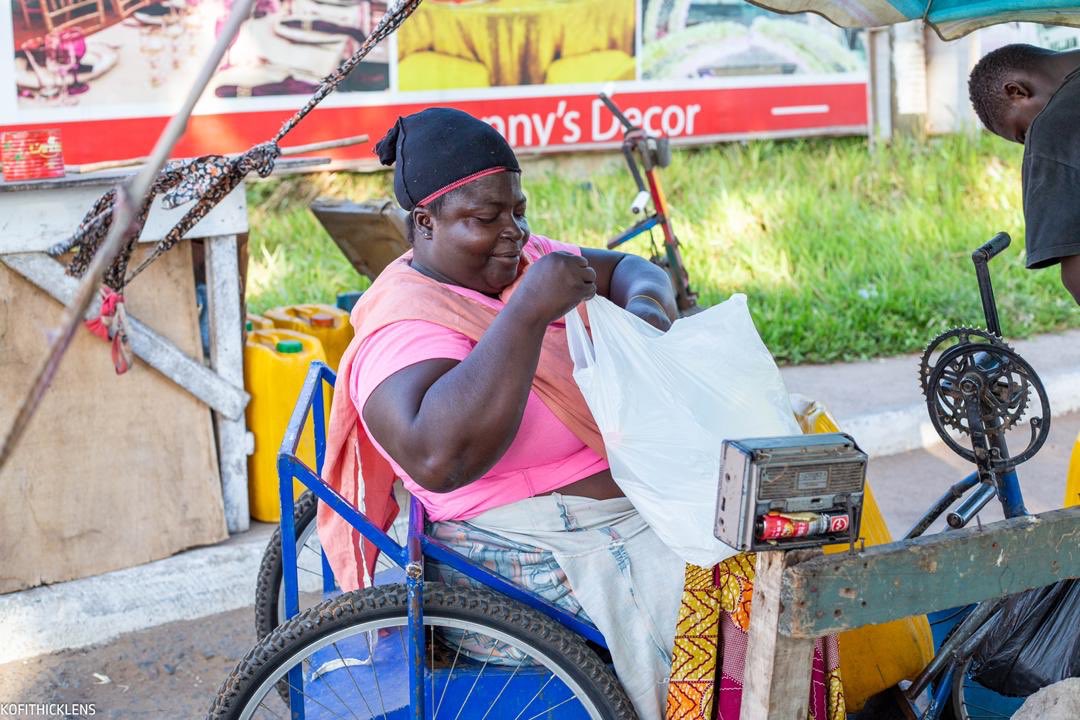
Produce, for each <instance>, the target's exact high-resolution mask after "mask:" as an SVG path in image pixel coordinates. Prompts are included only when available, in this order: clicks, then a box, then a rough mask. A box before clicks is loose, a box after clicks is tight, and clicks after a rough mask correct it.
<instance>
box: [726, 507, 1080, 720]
mask: <svg viewBox="0 0 1080 720" xmlns="http://www.w3.org/2000/svg"><path fill="white" fill-rule="evenodd" d="M797 553H798V551H795V552H793V553H784V552H765V553H759V554H758V560H757V577H756V579H755V582H754V599H753V607H754V612H753V615H752V617H751V621H750V623H751V624H750V644H749V646H748V648H747V655H746V686H745V687H744V689H743V696H742V716H743V717H745V718H769V719H770V720H802V718H805V717H806V713H807V698H808V697H809V691H810V668H811V664H812V661H813V648H814V639H815V638H818V637H822V636H824V635H829V634H834V633H840V632H843V631H845V630H850V629H852V628H857V627H863V626H866V625H872V624H876V623H883V622H888V621H890V620H895V619H896V618H901V617H908V616H911V615H921V614H924V613H927V612H932V611H935V610H943V609H946V608H952V607H960V606H963V605H967V604H969V603H976V602H980V601H982V600H989V599H991V598H1000V597H1004V596H1006V595H1011V594H1013V593H1018V592H1022V591H1024V590H1030V589H1031V588H1036V587H1042V586H1045V585H1050V584H1053V583H1055V582H1057V581H1058V580H1064V579H1067V578H1074V577H1080V508H1076V507H1072V508H1067V509H1064V510H1053V511H1051V512H1047V513H1043V514H1041V515H1034V516H1031V517H1018V518H1013V519H1011V520H1002V521H1000V522H996V523H991V524H988V525H983V526H980V527H968V528H965V529H963V530H955V531H950V532H945V533H938V534H935V535H926V536H923V537H920V538H916V539H914V540H902V541H900V542H895V543H890V544H888V545H879V546H877V547H874V548H870V549H868V550H865V551H862V552H855V553H843V554H837V555H826V556H819V557H815V558H812V559H804V560H803V561H801V562H800V561H799V560H800V556H799V555H798V554H797ZM888 651H889V649H888V648H882V652H888Z"/></svg>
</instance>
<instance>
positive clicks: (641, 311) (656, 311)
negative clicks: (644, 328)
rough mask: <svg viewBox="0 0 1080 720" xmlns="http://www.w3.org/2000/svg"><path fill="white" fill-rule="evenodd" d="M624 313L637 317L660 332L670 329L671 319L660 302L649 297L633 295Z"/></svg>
mask: <svg viewBox="0 0 1080 720" xmlns="http://www.w3.org/2000/svg"><path fill="white" fill-rule="evenodd" d="M626 311H627V312H628V313H632V314H634V315H637V316H638V317H639V318H641V319H642V320H644V321H645V322H647V323H649V324H650V325H652V326H653V327H654V328H656V329H657V330H659V331H661V332H667V331H668V330H670V329H671V318H669V317H668V314H667V311H666V310H665V309H664V308H663V306H661V305H660V302H659V301H658V300H656V299H655V298H653V297H652V296H649V295H635V296H634V297H632V298H630V300H629V301H628V302H627V303H626Z"/></svg>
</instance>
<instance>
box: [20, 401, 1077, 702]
mask: <svg viewBox="0 0 1080 720" xmlns="http://www.w3.org/2000/svg"><path fill="white" fill-rule="evenodd" d="M1077 432H1080V413H1074V414H1072V415H1066V416H1062V417H1057V418H1054V424H1053V426H1052V430H1051V436H1050V439H1049V441H1048V442H1047V444H1046V446H1045V447H1044V449H1043V450H1042V452H1040V454H1039V455H1038V456H1037V457H1036V458H1035V459H1034V460H1032V461H1031V462H1030V463H1028V464H1026V465H1023V466H1021V468H1020V471H1019V472H1020V477H1021V481H1022V484H1023V488H1024V495H1025V498H1026V500H1027V506H1028V509H1029V510H1030V511H1032V512H1043V511H1046V510H1050V509H1053V508H1056V507H1061V504H1062V501H1063V497H1064V469H1065V467H1066V465H1067V463H1068V458H1069V453H1070V451H1071V449H1072V443H1073V440H1074V439H1075V438H1076V436H1077ZM968 471H969V470H968V467H967V466H966V465H965V464H964V463H963V462H962V461H960V460H959V459H958V458H957V457H955V456H953V455H952V454H951V453H949V452H948V451H947V450H945V449H944V448H943V447H942V448H932V449H930V450H927V451H919V452H911V453H905V454H903V455H895V456H891V457H885V458H881V459H877V460H872V461H871V467H870V478H871V481H872V483H873V487H874V490H875V492H876V494H877V497H878V501H879V503H880V504H881V506H882V508H883V509H884V511H885V513H886V519H887V521H888V523H889V526H890V528H891V529H892V531H893V533H894V535H900V534H902V533H903V532H904V530H906V528H907V526H908V525H910V524H911V522H912V521H914V520H915V519H916V518H917V516H918V514H919V513H920V511H921V510H922V509H923V508H925V507H926V506H927V505H928V504H929V503H930V502H931V500H932V499H934V498H935V497H937V496H938V495H939V494H941V493H942V492H944V490H945V489H946V488H947V486H948V484H950V483H952V482H955V481H956V480H958V479H960V478H961V477H962V476H963V475H964V474H966V473H967V472H968ZM999 516H1000V509H998V510H996V515H995V514H994V513H993V512H987V513H985V515H984V517H983V520H984V522H990V521H993V520H994V519H996V518H997V517H999ZM254 581H255V579H254V578H252V582H254ZM253 617H254V616H253V610H252V609H250V608H247V609H241V610H236V611H232V612H228V613H222V614H219V615H213V616H210V617H206V618H202V619H199V620H191V621H185V622H177V623H171V624H168V625H162V626H159V627H156V628H152V629H150V630H146V631H143V632H137V633H130V634H128V635H124V636H121V637H120V638H119V639H117V640H116V641H114V642H111V643H108V644H105V645H100V646H95V647H90V648H83V649H80V650H68V651H64V652H61V653H55V654H52V655H43V656H39V657H35V658H31V659H28V660H23V661H19V662H14V663H9V664H7V665H0V705H2V704H7V703H20V702H22V703H31V702H32V703H68V704H72V703H93V704H94V710H95V713H94V715H93V716H92V717H93V718H95V720H97V719H98V718H109V719H110V720H112V719H113V718H117V719H120V718H123V719H124V720H127V719H128V718H154V719H158V718H160V719H162V720H166V719H167V720H174V719H175V720H183V719H188V718H190V719H195V718H203V717H205V715H206V711H207V709H208V708H209V706H210V703H211V701H212V699H213V697H214V693H215V692H216V691H217V688H218V686H219V685H220V684H221V682H222V681H223V680H224V678H225V677H226V676H227V675H228V673H229V672H230V671H231V670H232V668H233V666H234V665H235V664H236V662H237V661H238V660H239V659H240V658H241V657H243V655H244V654H245V653H246V652H247V651H248V649H249V648H250V646H251V644H252V643H253V642H254V640H255V633H254V620H253ZM0 642H2V639H0ZM16 717H18V716H16ZM25 717H32V716H30V715H26V716H25ZM69 717H91V716H90V715H82V716H78V715H75V716H69Z"/></svg>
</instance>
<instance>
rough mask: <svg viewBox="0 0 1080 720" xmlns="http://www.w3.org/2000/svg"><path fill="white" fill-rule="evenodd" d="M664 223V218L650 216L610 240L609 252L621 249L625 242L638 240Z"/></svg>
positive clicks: (655, 215) (654, 215)
mask: <svg viewBox="0 0 1080 720" xmlns="http://www.w3.org/2000/svg"><path fill="white" fill-rule="evenodd" d="M662 221H663V218H661V217H660V216H659V215H657V214H653V215H650V216H648V217H647V218H645V219H644V220H639V221H638V222H636V223H634V224H633V225H631V226H630V227H629V228H627V230H626V231H625V232H623V233H622V234H620V235H617V236H615V237H614V238H612V239H611V240H609V241H608V245H607V246H608V250H614V249H615V248H617V247H619V246H620V245H622V244H623V243H625V242H627V241H629V240H633V239H634V238H636V237H637V236H638V235H640V234H642V233H643V232H645V231H647V230H652V229H653V228H654V227H656V226H657V225H659V224H660V223H661V222H662Z"/></svg>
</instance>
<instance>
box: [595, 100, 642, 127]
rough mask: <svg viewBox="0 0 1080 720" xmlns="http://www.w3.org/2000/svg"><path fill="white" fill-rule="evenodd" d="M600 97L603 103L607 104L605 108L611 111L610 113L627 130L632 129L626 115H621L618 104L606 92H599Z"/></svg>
mask: <svg viewBox="0 0 1080 720" xmlns="http://www.w3.org/2000/svg"><path fill="white" fill-rule="evenodd" d="M600 99H601V100H602V101H603V103H604V104H605V105H607V109H608V110H610V111H611V114H612V115H614V116H615V117H616V118H617V119H618V120H619V122H620V123H622V126H623V127H624V128H626V129H627V130H633V129H634V125H633V123H631V122H630V120H628V119H627V117H626V116H625V115H623V113H622V110H620V109H619V106H618V105H616V104H615V101H614V100H612V99H611V98H610V97H608V94H607V93H604V92H602V93H600Z"/></svg>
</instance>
